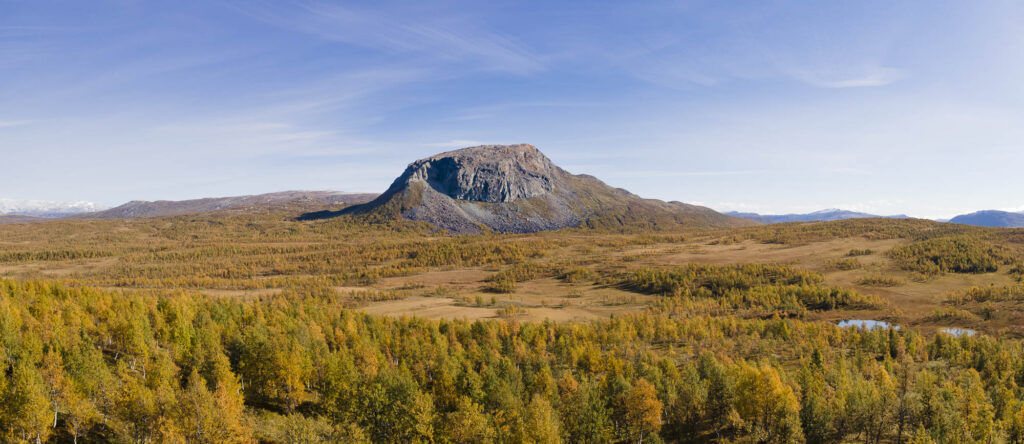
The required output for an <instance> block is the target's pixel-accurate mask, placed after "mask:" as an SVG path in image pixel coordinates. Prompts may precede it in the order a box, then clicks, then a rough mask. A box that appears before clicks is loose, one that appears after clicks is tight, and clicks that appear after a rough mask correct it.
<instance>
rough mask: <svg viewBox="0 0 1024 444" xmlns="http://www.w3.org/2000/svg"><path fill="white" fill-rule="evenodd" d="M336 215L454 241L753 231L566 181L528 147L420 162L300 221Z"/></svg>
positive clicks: (680, 206) (470, 151)
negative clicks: (492, 236)
mask: <svg viewBox="0 0 1024 444" xmlns="http://www.w3.org/2000/svg"><path fill="white" fill-rule="evenodd" d="M338 215H376V216H383V217H386V218H402V219H406V220H413V221H422V222H427V223H430V224H432V225H433V226H435V227H437V228H441V229H445V230H448V231H449V232H452V233H458V234H470V233H480V232H482V231H486V230H494V231H498V232H511V233H529V232H536V231H545V230H557V229H560V228H567V227H576V226H586V227H593V228H619V227H626V226H635V227H644V228H651V229H658V228H668V227H683V226H685V227H736V226H747V225H753V223H751V222H749V221H745V220H743V219H739V218H734V217H730V216H725V215H722V214H720V213H717V212H715V211H714V210H711V209H709V208H705V207H699V206H695V205H688V204H684V203H681V202H663V201H659V200H653V199H643V198H641V197H639V196H636V195H634V194H632V193H630V192H628V191H626V190H622V189H617V188H612V187H610V186H608V185H605V184H604V183H603V182H601V181H600V180H598V179H597V178H595V177H592V176H587V175H574V174H570V173H569V172H567V171H565V170H563V169H561V168H559V167H558V166H557V165H555V164H554V163H553V162H551V160H550V159H548V158H547V157H546V156H544V154H542V153H541V152H540V151H539V150H538V149H537V148H535V147H534V146H532V145H509V146H502V145H487V146H477V147H471V148H464V149H461V150H456V151H451V152H446V153H441V154H438V155H435V156H431V157H428V158H425V159H421V160H418V161H416V162H413V163H412V164H410V165H409V166H408V168H406V170H405V172H404V173H402V175H401V176H399V177H398V178H397V179H396V180H395V181H394V183H392V185H391V187H390V188H388V190H387V191H386V192H384V194H382V195H380V197H378V198H377V199H375V200H373V201H371V202H369V203H366V204H363V205H356V206H352V207H350V208H346V209H343V210H341V211H338V212H318V213H310V214H306V215H304V216H303V219H320V218H328V217H333V216H338Z"/></svg>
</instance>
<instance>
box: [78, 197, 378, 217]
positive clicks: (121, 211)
mask: <svg viewBox="0 0 1024 444" xmlns="http://www.w3.org/2000/svg"><path fill="white" fill-rule="evenodd" d="M375 197H377V194H374V193H346V192H342V191H279V192H275V193H265V194H252V195H243V196H227V197H206V198H200V199H187V200H157V201H147V200H133V201H130V202H127V203H124V204H122V205H119V206H116V207H114V208H110V209H107V210H103V211H97V212H92V213H80V214H76V215H73V216H70V217H71V218H75V219H135V218H143V217H161V216H177V215H182V214H190V213H201V212H208V211H218V210H226V209H231V208H238V207H244V206H250V205H272V204H284V203H288V202H295V201H302V200H305V201H316V202H320V203H322V204H353V203H359V202H366V201H369V200H371V199H373V198H375Z"/></svg>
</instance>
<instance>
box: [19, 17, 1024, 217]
mask: <svg viewBox="0 0 1024 444" xmlns="http://www.w3.org/2000/svg"><path fill="white" fill-rule="evenodd" d="M1021 22H1024V4H1020V3H1011V2H996V1H992V2H987V1H986V2H971V3H958V2H920V3H900V4H893V3H891V2H857V3H855V4H806V5H801V4H789V3H765V2H744V3H735V4H723V3H720V2H696V1H695V2H685V1H684V2H672V3H660V2H659V3H652V2H629V3H618V2H587V3H580V4H576V3H570V4H549V3H542V2H516V3H506V2H499V3H488V4H477V3H471V2H467V3H462V2H443V3H431V4H424V3H419V2H402V3H394V4H391V5H387V6H382V5H380V4H377V3H374V2H359V3H350V2H349V3H345V4H341V3H332V2H287V3H282V2H240V1H239V2H235V1H211V2H175V3H173V4H163V3H150V2H132V1H117V2H105V1H100V2H89V3H88V4H81V3H76V2H17V1H15V2H4V1H0V67H2V69H0V103H3V104H4V105H5V106H3V107H2V108H0V155H2V156H3V157H4V159H5V163H6V165H7V166H8V168H6V169H5V171H4V174H3V175H2V176H0V199H10V200H45V201H65V202H82V201H87V202H94V203H96V204H99V205H101V206H106V207H112V206H116V205H119V204H121V203H124V202H127V201H130V200H160V199H166V200H181V199H192V198H199V197H216V196H231V195H243V194H259V193H267V192H275V191H284V190H314V189H332V190H343V191H349V192H382V191H383V190H384V189H386V188H387V186H388V185H389V184H390V183H391V182H392V180H394V178H395V176H397V175H398V174H400V173H401V171H402V170H403V168H404V167H405V166H406V164H408V163H409V162H411V161H413V160H415V159H418V158H422V157H426V156H429V155H431V154H434V153H437V152H441V151H446V150H449V149H453V148H461V147H466V146H471V145H479V144H484V143H502V144H508V143H531V144H533V145H536V146H537V147H538V148H539V149H540V150H541V151H543V152H544V153H545V154H546V155H548V156H549V157H550V158H551V159H552V160H553V161H554V162H555V163H556V164H558V165H560V166H562V167H564V168H566V169H567V170H569V171H571V172H573V173H577V174H579V173H586V174H591V175H594V176H596V177H598V178H600V179H601V180H603V181H605V182H607V183H608V184H610V185H612V186H616V187H622V188H626V189H628V190H630V191H632V192H634V193H636V194H638V195H641V196H643V197H650V198H658V199H663V200H679V201H684V202H689V203H694V204H700V205H705V206H708V207H711V208H714V209H716V210H721V211H732V210H734V211H744V212H757V213H762V214H786V213H806V212H812V211H816V210H821V209H824V208H841V209H845V210H851V211H861V212H867V213H873V214H881V215H893V214H907V215H910V216H914V217H923V218H932V219H942V218H949V217H952V216H954V215H957V214H964V213H971V212H975V211H978V210H986V209H1001V210H1009V211H1022V210H1024V197H1022V196H1020V194H1019V192H1018V190H1021V189H1024V175H1022V174H1020V173H1019V165H1022V164H1024V149H1021V148H1024V146H1022V145H1024V127H1022V126H1021V125H1020V122H1022V121H1024V115H1022V114H1024V113H1022V111H1021V110H1024V107H1022V105H1024V87H1022V86H1021V85H1020V82H1019V79H1020V78H1021V75H1022V74H1024V59H1021V58H1020V57H1016V55H1017V54H1019V53H1020V52H1021V50H1022V49H1024V28H1022V27H1021V26H1020V25H1019V23H1021Z"/></svg>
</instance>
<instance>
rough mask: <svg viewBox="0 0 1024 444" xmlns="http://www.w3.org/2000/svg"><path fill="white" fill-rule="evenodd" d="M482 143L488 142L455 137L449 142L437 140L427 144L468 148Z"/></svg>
mask: <svg viewBox="0 0 1024 444" xmlns="http://www.w3.org/2000/svg"><path fill="white" fill-rule="evenodd" d="M480 145H487V143H486V142H480V141H478V140H462V139H455V140H449V141H447V142H436V143H428V144H427V146H429V147H432V148H467V147H471V146H480Z"/></svg>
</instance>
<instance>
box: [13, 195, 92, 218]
mask: <svg viewBox="0 0 1024 444" xmlns="http://www.w3.org/2000/svg"><path fill="white" fill-rule="evenodd" d="M105 209H107V207H104V206H101V205H96V204H95V203H92V202H86V201H77V202H60V201H52V200H19V199H0V214H10V215H18V216H33V217H64V216H70V215H72V214H79V213H89V212H93V211H100V210H105Z"/></svg>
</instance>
